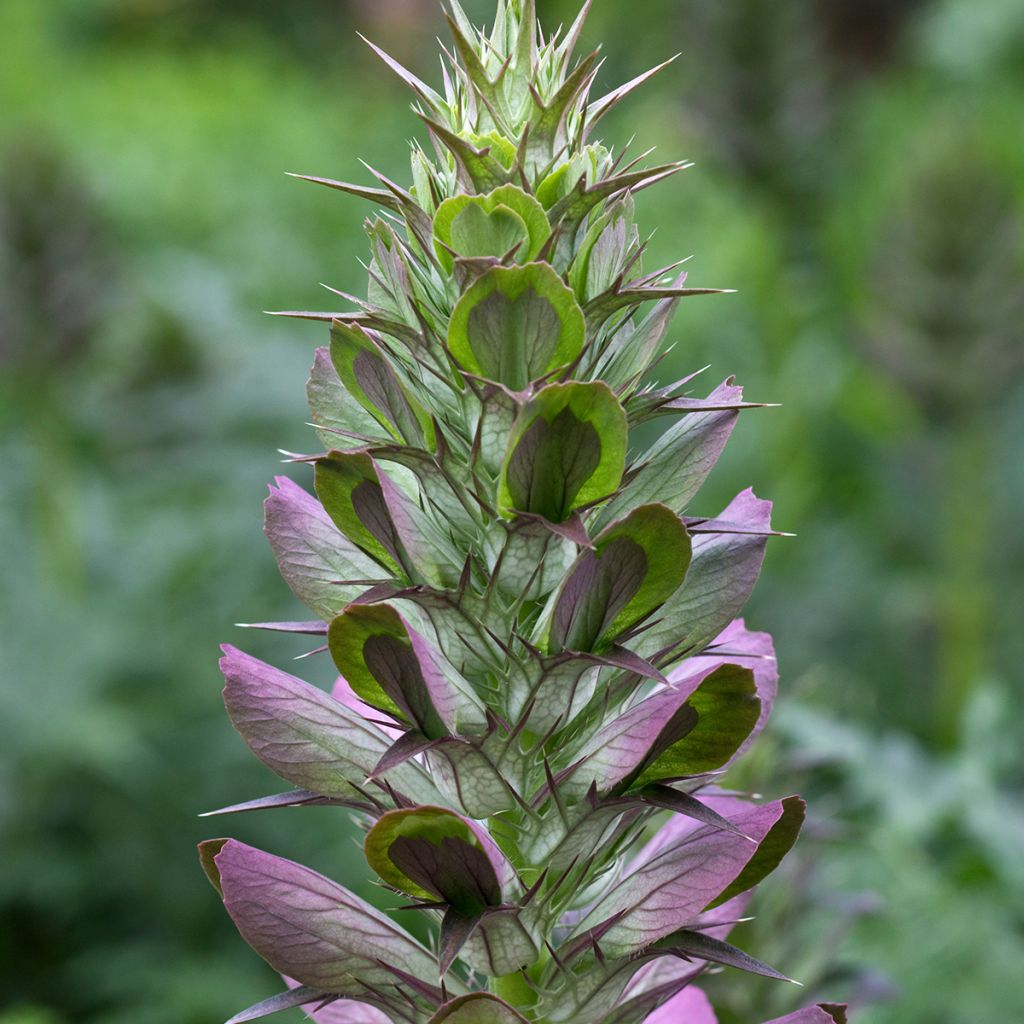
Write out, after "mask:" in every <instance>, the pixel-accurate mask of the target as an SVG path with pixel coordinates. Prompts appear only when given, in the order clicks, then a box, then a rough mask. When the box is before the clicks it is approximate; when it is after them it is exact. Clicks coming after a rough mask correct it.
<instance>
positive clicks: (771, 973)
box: [658, 929, 793, 981]
mask: <svg viewBox="0 0 1024 1024" xmlns="http://www.w3.org/2000/svg"><path fill="white" fill-rule="evenodd" d="M658 948H659V949H665V950H670V951H671V952H673V953H681V954H683V955H684V956H689V957H697V958H699V959H701V960H707V961H710V962H711V963H715V964H724V965H725V966H726V967H735V968H737V970H740V971H747V972H748V973H749V974H757V975H760V976H761V977H763V978H772V979H774V980H775V981H792V980H793V979H792V978H787V977H786V975H784V974H781V973H779V971H777V970H775V968H774V967H770V966H769V965H768V964H766V963H763V962H762V961H760V960H756V959H755V958H754V957H752V956H750V955H749V954H747V953H744V952H743V950H741V949H737V948H736V947H735V946H732V945H730V944H729V943H728V942H722V941H721V940H720V939H715V938H712V937H711V936H710V935H706V934H705V933H704V932H691V931H686V930H685V929H684V930H682V931H678V932H675V933H673V934H672V935H669V936H668V937H667V938H665V939H662V940H661V941H660V942H659V943H658Z"/></svg>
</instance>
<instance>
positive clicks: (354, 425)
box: [306, 348, 388, 448]
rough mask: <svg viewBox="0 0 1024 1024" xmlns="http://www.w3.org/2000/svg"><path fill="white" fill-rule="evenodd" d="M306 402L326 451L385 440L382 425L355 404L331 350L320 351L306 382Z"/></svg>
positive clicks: (385, 436)
mask: <svg viewBox="0 0 1024 1024" xmlns="http://www.w3.org/2000/svg"><path fill="white" fill-rule="evenodd" d="M306 398H307V400H308V402H309V413H310V417H311V418H312V420H313V423H314V424H315V425H316V426H317V427H318V428H320V429H318V431H317V436H318V437H319V438H320V441H321V443H322V444H323V446H324V447H325V448H358V447H360V446H361V445H363V444H365V443H366V442H365V441H364V440H362V439H363V438H371V439H374V440H381V441H383V440H385V439H386V438H387V436H388V435H386V434H385V432H384V431H382V430H381V427H380V425H379V424H378V422H377V421H376V420H375V419H374V418H373V417H372V416H371V415H370V414H369V413H368V412H367V411H366V410H365V409H364V408H363V407H362V406H361V405H360V404H359V402H354V401H353V400H352V397H351V395H349V393H348V392H347V391H346V390H345V388H344V386H343V385H342V383H341V379H340V378H339V377H338V371H337V370H335V369H334V364H333V363H332V362H331V353H330V349H327V348H318V349H317V350H316V358H315V360H314V361H313V369H312V370H311V371H310V374H309V380H308V381H307V382H306Z"/></svg>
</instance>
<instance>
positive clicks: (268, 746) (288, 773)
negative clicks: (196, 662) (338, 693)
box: [221, 646, 430, 801]
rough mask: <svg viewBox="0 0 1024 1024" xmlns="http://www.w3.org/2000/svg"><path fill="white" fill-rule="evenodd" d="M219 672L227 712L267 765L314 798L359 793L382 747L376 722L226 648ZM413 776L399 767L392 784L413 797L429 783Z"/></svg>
mask: <svg viewBox="0 0 1024 1024" xmlns="http://www.w3.org/2000/svg"><path fill="white" fill-rule="evenodd" d="M221 671H222V672H223V673H224V679H225V687H224V704H225V706H226V707H227V711H228V716H229V717H230V719H231V722H232V724H233V725H234V726H235V728H236V729H237V730H238V731H239V733H240V734H241V736H242V738H243V739H244V740H245V742H246V744H247V745H248V746H249V748H250V749H251V750H252V752H253V753H254V754H255V755H256V756H257V757H258V758H259V759H260V760H261V761H262V762H263V763H264V764H265V765H267V767H268V768H270V769H271V770H272V771H274V772H276V773H277V774H278V775H280V776H281V778H283V779H286V780H287V781H288V782H291V783H292V784H293V785H296V786H299V787H301V788H302V789H306V790H312V791H313V792H314V793H318V794H320V795H321V796H328V797H335V798H340V799H346V800H352V799H354V798H355V799H359V798H360V796H361V790H362V787H364V786H365V785H366V783H367V779H368V778H369V776H370V774H371V773H372V772H373V770H374V767H375V766H376V764H377V762H378V761H379V760H380V758H381V757H382V756H383V755H384V753H385V751H386V750H387V749H388V747H389V746H390V743H389V741H388V738H387V737H386V736H385V735H383V734H382V733H381V731H380V730H379V729H378V728H376V726H373V725H371V724H370V723H369V722H367V721H365V719H363V718H362V717H361V716H359V715H358V714H356V713H355V712H353V711H351V710H350V709H348V708H346V707H345V706H344V705H342V704H340V703H338V702H337V701H336V700H334V698H333V697H330V696H329V695H328V694H326V693H324V692H323V691H322V690H319V689H317V687H315V686H311V685H310V684H309V683H306V682H304V681H303V680H301V679H298V678H296V677H295V676H292V675H289V674H288V673H286V672H282V671H280V670H279V669H276V668H274V667H273V666H271V665H267V664H266V663H265V662H262V661H260V660H258V659H257V658H253V657H251V656H250V655H247V654H244V653H242V652H241V651H239V650H237V649H236V648H234V647H230V646H225V647H224V657H223V658H222V659H221ZM420 775H421V773H418V772H417V773H412V772H407V773H405V774H404V775H403V778H402V780H401V782H399V781H398V779H397V778H396V780H395V782H396V785H397V786H398V788H399V789H402V788H403V786H404V784H405V783H406V782H410V783H412V784H413V785H414V790H415V791H414V794H413V795H416V794H417V793H423V792H424V790H429V789H430V786H429V783H428V782H427V780H426V779H425V778H422V779H420V778H418V776H420ZM420 782H421V783H422V784H420ZM362 799H363V800H364V801H365V796H364V797H362Z"/></svg>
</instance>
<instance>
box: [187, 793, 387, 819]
mask: <svg viewBox="0 0 1024 1024" xmlns="http://www.w3.org/2000/svg"><path fill="white" fill-rule="evenodd" d="M329 805H330V806H336V807H363V808H367V807H372V805H371V804H369V803H368V802H366V801H364V802H363V803H361V804H359V803H357V802H356V801H355V800H332V799H331V798H330V797H327V796H321V795H320V794H319V793H314V792H312V791H311V790H308V789H293V790H292V791H291V792H289V793H275V794H273V795H272V796H263V797H257V798H256V799H255V800H246V801H245V803H241V804H232V805H231V806H230V807H220V808H218V809H217V810H216V811H206V812H205V813H204V814H200V815H199V817H200V818H215V817H219V816H221V815H225V814H245V813H247V812H249V811H271V810H277V809H278V808H281V807H319V806H329Z"/></svg>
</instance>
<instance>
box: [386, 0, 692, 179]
mask: <svg viewBox="0 0 1024 1024" xmlns="http://www.w3.org/2000/svg"><path fill="white" fill-rule="evenodd" d="M592 2H593V0H586V3H585V4H584V6H583V8H582V10H581V11H580V13H579V15H578V16H577V18H576V20H575V21H574V22H573V24H572V25H571V26H570V28H569V30H568V32H565V33H564V34H563V33H562V30H561V29H559V30H557V31H556V32H555V33H554V34H553V35H552V36H551V37H550V38H548V39H545V38H544V35H543V32H542V31H541V29H540V26H539V25H538V22H537V17H536V5H535V0H500V3H499V5H498V12H497V17H496V18H495V22H494V27H493V28H492V29H491V31H490V33H487V32H485V31H483V30H481V29H477V28H474V26H473V25H472V24H471V23H470V21H469V19H468V17H467V16H466V13H465V11H464V10H463V9H462V7H461V5H460V4H459V2H458V0H448V5H447V9H446V12H445V13H446V17H447V20H448V23H449V26H450V28H451V32H452V35H453V37H454V41H455V45H454V52H449V51H447V50H446V51H445V58H442V73H443V75H444V94H443V95H442V94H441V93H438V92H437V91H436V90H434V89H433V88H431V87H430V86H429V85H427V84H426V83H425V82H423V81H421V80H420V79H419V78H417V77H416V76H415V75H414V74H412V72H410V71H408V70H407V69H405V68H403V67H402V66H401V65H400V64H399V63H398V62H397V61H395V60H394V58H392V57H390V56H388V55H387V54H386V53H384V51H383V50H381V49H379V48H378V47H377V46H375V45H374V44H373V43H369V45H370V46H371V47H372V48H373V49H374V51H375V52H376V53H377V54H378V55H379V56H380V57H381V58H382V59H383V60H384V61H385V63H387V64H388V66H389V67H390V68H391V69H392V70H393V71H395V72H396V73H397V74H398V75H399V77H400V78H401V79H402V80H403V81H404V82H405V83H406V84H407V85H408V86H409V87H410V88H411V89H412V90H413V92H414V93H415V94H416V97H417V100H418V102H417V104H416V105H415V110H416V112H417V113H418V114H419V116H420V117H421V118H423V120H424V121H425V122H426V123H427V125H428V126H429V127H430V128H431V131H432V132H433V133H434V135H435V137H437V138H439V139H440V140H441V141H442V143H443V144H444V146H445V147H446V148H447V149H449V150H450V151H452V152H454V153H455V155H456V157H458V156H459V155H460V153H461V154H462V156H463V157H464V158H465V159H468V160H474V161H475V162H476V163H477V164H478V165H480V170H481V171H482V170H483V168H484V167H486V168H487V175H486V176H482V177H481V179H480V180H477V181H474V182H473V183H474V184H476V185H479V186H480V187H481V188H484V187H488V186H493V185H494V184H501V183H503V182H508V181H516V182H517V183H519V184H523V185H525V186H526V187H527V188H529V189H531V190H532V188H531V187H532V186H536V185H537V184H539V182H540V181H541V180H542V179H543V178H544V177H545V176H546V175H547V174H549V173H550V172H551V171H552V170H553V169H554V167H555V166H556V165H557V164H558V163H559V162H560V161H562V160H563V159H565V158H566V157H571V156H573V155H575V154H577V153H579V152H580V151H581V150H583V148H584V147H585V145H586V143H587V140H588V138H589V135H590V133H591V131H592V130H593V128H594V127H595V126H596V124H597V123H598V122H599V121H600V119H601V118H602V117H603V116H604V115H605V114H607V113H608V111H610V110H611V109H612V108H613V107H614V106H616V104H618V103H619V101H621V100H622V99H623V98H624V97H626V96H627V95H629V93H630V92H632V91H633V90H634V89H635V88H637V87H638V86H640V85H642V84H643V83H644V82H645V81H647V80H648V79H649V78H650V77H651V76H652V75H654V74H656V73H657V72H658V71H660V70H661V69H662V68H663V67H665V66H666V65H667V64H668V63H671V61H666V62H665V64H661V65H659V66H658V67H656V68H652V69H651V70H650V71H648V72H646V73H645V74H643V75H640V76H638V77H637V78H635V79H634V80H633V81H631V82H628V83H627V84H626V85H624V86H622V87H620V88H619V89H615V90H613V91H612V92H610V93H608V94H607V95H605V96H603V97H601V98H599V99H597V100H593V101H592V100H591V98H590V92H591V89H592V88H593V85H594V80H595V78H596V76H597V72H598V70H599V69H600V61H599V60H598V53H597V51H595V52H593V53H590V54H588V55H587V56H585V57H583V58H581V59H579V60H574V55H575V51H576V47H577V45H578V43H579V39H580V35H581V33H582V30H583V27H584V24H585V23H586V19H587V15H588V14H589V11H590V8H591V5H592ZM367 42H369V41H368V40H367ZM672 59H673V60H674V59H675V58H672ZM583 170H584V169H583V168H580V171H581V172H582V171H583Z"/></svg>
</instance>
